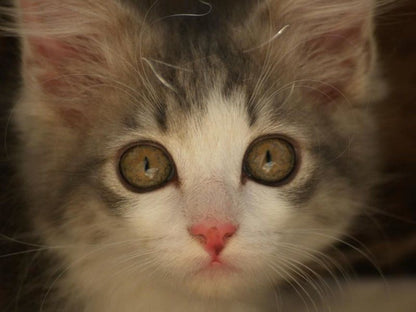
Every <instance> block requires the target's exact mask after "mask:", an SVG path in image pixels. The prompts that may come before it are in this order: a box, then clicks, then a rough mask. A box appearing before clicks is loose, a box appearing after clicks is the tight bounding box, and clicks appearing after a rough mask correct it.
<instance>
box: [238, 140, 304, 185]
mask: <svg viewBox="0 0 416 312" xmlns="http://www.w3.org/2000/svg"><path fill="white" fill-rule="evenodd" d="M295 163H296V154H295V150H294V148H293V147H292V145H291V144H290V143H289V142H287V141H286V140H284V139H282V138H280V137H270V136H266V137H263V138H260V139H257V140H255V141H254V142H253V143H252V144H251V145H250V146H249V148H248V149H247V151H246V155H245V158H244V171H245V174H246V175H247V176H248V177H249V178H251V179H252V180H254V181H256V182H258V183H262V184H267V185H273V184H277V183H279V182H282V181H283V180H285V179H286V178H288V177H289V176H290V174H291V173H292V172H293V169H294V168H295Z"/></svg>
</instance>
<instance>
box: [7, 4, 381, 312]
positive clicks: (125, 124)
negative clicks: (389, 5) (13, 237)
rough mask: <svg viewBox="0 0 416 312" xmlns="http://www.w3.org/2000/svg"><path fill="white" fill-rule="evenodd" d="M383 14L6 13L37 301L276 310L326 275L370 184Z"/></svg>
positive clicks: (225, 7) (267, 7) (100, 7)
mask: <svg viewBox="0 0 416 312" xmlns="http://www.w3.org/2000/svg"><path fill="white" fill-rule="evenodd" d="M379 5H381V4H380V3H379V4H376V3H375V2H374V1H372V0H308V1H306V0H293V1H290V0H259V1H248V0H246V1H219V0H218V1H217V0H214V1H210V2H206V1H199V2H198V1H185V0H183V1H167V0H165V1H120V0H105V1H104V0H83V1H81V0H61V1H53V0H37V1H33V0H19V1H16V12H17V15H16V16H17V25H18V26H17V27H16V29H15V31H17V33H18V34H19V36H20V37H21V47H22V66H21V74H22V79H23V86H22V88H21V94H20V99H19V101H18V102H17V104H16V106H15V109H14V112H15V113H14V114H15V127H16V129H17V131H18V133H19V136H20V141H21V150H20V154H19V157H20V158H19V174H20V178H21V181H22V184H23V185H22V188H23V190H24V194H25V200H26V201H27V203H28V206H29V212H28V214H29V216H30V219H31V221H32V223H33V228H34V232H35V233H36V234H37V235H38V236H39V237H40V239H41V242H42V245H45V246H46V247H47V249H48V257H49V259H51V261H53V263H54V265H51V266H50V269H49V270H48V271H46V272H45V274H46V275H48V276H49V280H47V281H46V282H45V285H44V286H45V291H44V292H43V293H42V295H41V297H40V298H39V302H40V305H41V307H40V309H41V310H42V311H89V312H95V311H126V312H130V311H155V312H157V311H242V312H244V311H275V310H276V308H277V307H276V301H275V295H276V294H278V295H280V297H278V299H277V301H278V302H277V303H278V304H281V302H280V301H282V302H284V301H285V300H288V301H290V300H289V299H287V298H291V293H290V292H291V291H287V290H286V289H285V287H284V286H280V285H284V284H285V283H288V284H289V285H292V286H293V287H294V288H295V290H292V292H293V293H296V291H297V292H299V290H297V288H300V289H301V291H302V290H304V289H303V288H302V287H303V286H302V284H301V283H302V282H303V281H302V280H304V279H306V280H307V281H308V279H309V278H312V277H314V274H311V269H309V266H316V265H320V266H322V267H323V269H328V268H327V267H326V266H327V265H329V264H328V261H327V257H328V256H326V253H327V250H328V248H329V247H330V246H331V245H332V244H333V243H334V242H337V241H338V240H339V239H340V238H342V236H343V235H344V234H346V233H347V231H348V228H349V227H350V225H351V224H352V223H353V221H354V219H355V218H356V217H357V216H359V215H360V214H362V213H363V212H364V211H365V207H366V204H367V201H368V198H369V195H370V193H371V189H372V187H373V186H374V185H375V183H376V182H377V179H378V178H377V161H375V160H376V159H377V146H376V139H375V138H376V136H375V127H374V125H373V121H372V116H371V109H370V107H371V103H373V102H375V101H376V100H377V99H379V98H380V97H381V96H382V93H383V92H382V91H380V90H383V84H382V81H381V79H380V78H379V75H378V73H377V65H376V58H377V57H376V49H375V44H374V38H373V30H374V21H373V20H374V15H375V10H376V7H377V6H379ZM276 287H277V288H276ZM324 291H325V289H324ZM295 295H296V294H295ZM300 295H301V296H304V297H305V298H306V301H308V298H309V299H310V300H311V301H313V300H312V299H313V298H311V297H310V296H309V295H308V294H303V293H300ZM286 296H287V297H286ZM282 304H284V303H282ZM309 304H310V302H306V303H305V305H309ZM294 309H298V308H290V309H289V308H287V309H286V310H289V311H294ZM299 309H300V308H299Z"/></svg>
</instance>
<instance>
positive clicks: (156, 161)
mask: <svg viewBox="0 0 416 312" xmlns="http://www.w3.org/2000/svg"><path fill="white" fill-rule="evenodd" d="M119 168H120V173H121V176H122V177H123V179H124V180H125V182H127V183H128V184H129V185H130V186H132V187H133V188H134V189H136V190H137V191H142V192H146V191H151V190H154V189H156V188H159V187H161V186H163V185H165V184H166V183H167V182H168V181H169V180H170V179H171V178H172V177H173V174H174V165H173V161H172V160H171V158H170V156H169V154H168V153H167V152H166V151H165V150H164V149H163V148H162V147H159V146H158V145H156V144H155V143H148V142H144V143H141V144H140V143H139V144H137V145H135V146H133V147H130V148H129V149H128V150H126V151H125V152H124V153H123V155H122V156H121V158H120V164H119Z"/></svg>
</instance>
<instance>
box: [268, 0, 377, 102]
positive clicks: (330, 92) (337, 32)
mask: <svg viewBox="0 0 416 312" xmlns="http://www.w3.org/2000/svg"><path fill="white" fill-rule="evenodd" d="M272 1H273V4H272V6H271V7H272V9H273V10H275V13H274V14H276V15H275V19H274V20H275V21H276V24H277V25H280V27H282V26H284V25H289V26H288V28H287V29H286V31H285V33H284V34H283V35H282V36H281V37H280V38H279V39H278V41H277V42H276V43H275V44H276V45H277V44H279V47H276V48H280V47H281V46H282V45H286V47H287V49H289V52H288V53H287V55H285V57H284V58H283V59H284V62H285V63H286V66H288V67H291V68H293V69H294V71H292V79H293V80H296V81H297V83H296V86H298V87H301V88H303V89H304V92H305V93H307V94H310V95H312V96H313V97H314V98H317V99H318V100H319V101H320V102H335V101H337V100H341V99H346V98H347V99H348V100H353V101H359V100H362V99H364V98H365V97H366V96H367V94H366V93H367V91H368V90H369V83H370V77H371V76H372V74H373V73H374V68H375V60H376V49H375V45H374V39H373V31H374V15H375V10H376V5H375V1H373V0H296V1H289V0H282V1H274V0H272ZM285 50H286V48H285ZM286 51H287V50H286ZM288 70H289V71H290V69H289V68H288Z"/></svg>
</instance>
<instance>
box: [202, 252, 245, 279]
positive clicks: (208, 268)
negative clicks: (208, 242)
mask: <svg viewBox="0 0 416 312" xmlns="http://www.w3.org/2000/svg"><path fill="white" fill-rule="evenodd" d="M233 273H234V274H235V273H238V270H237V268H236V267H235V266H233V265H231V264H230V263H229V262H226V261H224V260H223V259H220V258H219V257H215V258H212V259H211V261H210V262H208V263H205V264H203V265H202V266H201V268H200V269H199V270H198V271H197V272H196V274H197V275H200V274H202V275H207V276H209V277H212V278H214V277H218V276H221V277H226V276H228V275H230V274H233Z"/></svg>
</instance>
